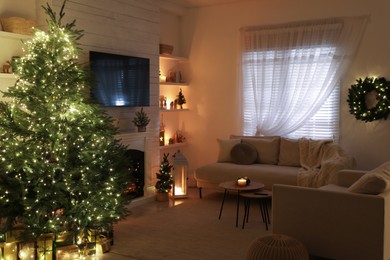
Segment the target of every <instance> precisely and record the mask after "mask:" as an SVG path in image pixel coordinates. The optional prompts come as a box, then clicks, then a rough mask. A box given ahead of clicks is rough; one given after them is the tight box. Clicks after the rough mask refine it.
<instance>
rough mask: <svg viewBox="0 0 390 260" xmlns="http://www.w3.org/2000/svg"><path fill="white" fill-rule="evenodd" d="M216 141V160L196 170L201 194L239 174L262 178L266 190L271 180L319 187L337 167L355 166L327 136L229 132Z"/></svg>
mask: <svg viewBox="0 0 390 260" xmlns="http://www.w3.org/2000/svg"><path fill="white" fill-rule="evenodd" d="M217 142H218V146H219V154H218V159H217V162H214V163H210V164H208V165H205V166H202V167H199V168H197V169H196V170H195V174H194V177H195V180H196V185H197V187H198V188H199V195H200V197H202V189H203V188H217V187H218V185H219V184H220V183H221V182H225V181H233V180H236V179H237V178H239V177H247V178H249V179H250V180H251V181H255V182H261V183H263V184H264V185H265V187H264V189H268V190H272V187H273V185H274V184H286V185H300V186H309V187H320V186H323V185H325V184H328V183H334V182H335V177H334V176H335V173H336V172H337V171H338V170H341V169H345V168H347V169H348V168H353V166H354V160H353V158H351V157H350V156H348V155H347V154H345V153H344V151H343V150H342V149H341V147H340V146H339V145H338V144H336V143H334V142H332V141H329V140H310V139H306V138H301V139H296V140H293V139H288V138H284V137H280V136H261V137H260V136H237V135H231V136H230V138H229V139H217Z"/></svg>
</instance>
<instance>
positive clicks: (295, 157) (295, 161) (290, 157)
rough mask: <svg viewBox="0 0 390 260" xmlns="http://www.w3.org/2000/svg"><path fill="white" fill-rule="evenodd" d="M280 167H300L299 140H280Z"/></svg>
mask: <svg viewBox="0 0 390 260" xmlns="http://www.w3.org/2000/svg"><path fill="white" fill-rule="evenodd" d="M278 165H284V166H296V167H300V166H301V163H300V154H299V140H292V139H287V138H281V139H280V153H279V162H278Z"/></svg>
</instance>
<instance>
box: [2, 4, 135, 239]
mask: <svg viewBox="0 0 390 260" xmlns="http://www.w3.org/2000/svg"><path fill="white" fill-rule="evenodd" d="M65 2H66V1H65ZM65 2H64V4H63V6H62V8H61V11H60V13H59V15H58V16H57V14H56V13H55V12H54V11H53V10H52V9H51V7H50V6H49V5H47V6H46V7H43V8H44V10H45V11H46V13H47V15H48V25H49V29H48V32H47V33H46V32H44V31H41V30H35V33H34V36H33V38H32V39H31V40H30V41H28V42H26V43H25V52H26V55H25V56H23V57H21V58H20V59H18V60H17V64H16V71H15V74H16V75H17V76H18V80H17V82H16V83H15V85H14V86H13V87H11V88H9V89H8V91H7V92H6V93H4V96H6V97H8V98H11V101H9V102H1V103H0V219H3V220H6V222H7V225H6V226H2V228H3V230H2V231H4V228H5V230H10V229H12V227H13V225H14V223H15V222H19V223H22V224H23V226H24V227H25V230H26V232H27V235H30V236H31V238H36V237H37V236H39V235H40V234H42V233H47V232H58V231H61V230H64V229H65V230H74V231H78V230H86V229H87V228H107V227H109V226H110V225H111V224H112V223H113V222H116V221H118V220H119V219H120V218H122V217H123V216H125V214H126V210H125V206H126V203H127V202H128V201H126V200H127V199H126V196H125V195H124V193H123V191H124V190H125V189H126V188H128V187H129V186H130V183H129V178H128V176H129V175H130V174H129V172H130V171H131V169H130V168H129V165H128V164H127V162H128V161H129V160H126V157H125V152H126V148H125V147H124V146H122V145H120V143H119V142H118V141H117V140H115V138H114V135H115V133H116V131H117V129H116V128H114V127H113V126H112V120H111V119H110V118H109V117H108V116H107V115H106V114H105V113H104V112H103V110H101V108H100V107H98V105H96V104H94V103H92V102H91V101H90V100H89V85H90V82H91V81H90V80H89V76H88V73H87V72H86V71H87V70H86V68H85V67H84V66H83V65H81V64H80V63H79V62H78V54H79V53H80V49H79V48H78V46H77V41H78V39H79V38H80V37H81V36H82V31H80V30H77V29H75V21H73V22H70V23H66V24H62V20H63V17H64V6H65Z"/></svg>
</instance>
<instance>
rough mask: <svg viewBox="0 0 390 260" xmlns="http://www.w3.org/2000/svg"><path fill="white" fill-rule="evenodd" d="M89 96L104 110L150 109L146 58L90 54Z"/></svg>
mask: <svg viewBox="0 0 390 260" xmlns="http://www.w3.org/2000/svg"><path fill="white" fill-rule="evenodd" d="M89 61H90V66H91V71H92V76H93V77H94V79H95V82H94V86H93V88H92V97H93V98H94V99H95V100H96V101H97V102H98V103H99V104H100V105H102V106H104V107H142V106H149V93H150V90H149V88H150V84H149V81H150V66H149V59H147V58H140V57H132V56H124V55H118V54H110V53H102V52H95V51H90V52H89Z"/></svg>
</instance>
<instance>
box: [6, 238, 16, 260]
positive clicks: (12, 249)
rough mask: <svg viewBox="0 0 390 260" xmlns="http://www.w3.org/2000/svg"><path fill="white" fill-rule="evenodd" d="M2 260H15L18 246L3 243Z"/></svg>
mask: <svg viewBox="0 0 390 260" xmlns="http://www.w3.org/2000/svg"><path fill="white" fill-rule="evenodd" d="M3 254H4V257H3V259H7V260H17V259H18V245H17V243H16V242H15V243H3Z"/></svg>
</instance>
